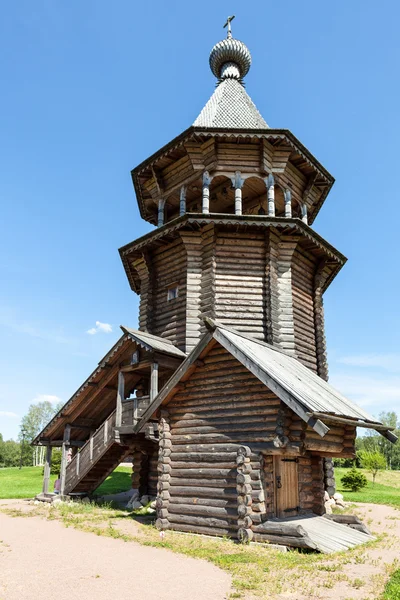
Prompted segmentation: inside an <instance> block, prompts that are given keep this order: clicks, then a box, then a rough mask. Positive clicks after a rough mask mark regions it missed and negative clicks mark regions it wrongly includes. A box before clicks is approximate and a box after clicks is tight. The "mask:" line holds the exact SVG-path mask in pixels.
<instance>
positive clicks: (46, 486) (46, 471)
mask: <svg viewBox="0 0 400 600" xmlns="http://www.w3.org/2000/svg"><path fill="white" fill-rule="evenodd" d="M52 451H53V446H47V448H46V462H45V463H44V475H43V494H47V493H48V491H49V481H50V471H51V453H52Z"/></svg>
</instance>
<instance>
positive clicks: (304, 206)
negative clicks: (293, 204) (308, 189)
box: [301, 202, 308, 225]
mask: <svg viewBox="0 0 400 600" xmlns="http://www.w3.org/2000/svg"><path fill="white" fill-rule="evenodd" d="M301 220H302V221H303V223H305V224H306V225H308V214H307V204H306V203H305V202H303V204H302V205H301Z"/></svg>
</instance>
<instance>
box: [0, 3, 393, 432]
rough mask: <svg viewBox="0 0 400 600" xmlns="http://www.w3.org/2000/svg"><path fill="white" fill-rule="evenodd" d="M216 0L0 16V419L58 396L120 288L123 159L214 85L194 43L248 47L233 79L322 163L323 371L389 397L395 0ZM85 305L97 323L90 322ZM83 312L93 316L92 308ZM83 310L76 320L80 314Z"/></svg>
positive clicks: (88, 354) (353, 393)
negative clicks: (332, 261)
mask: <svg viewBox="0 0 400 600" xmlns="http://www.w3.org/2000/svg"><path fill="white" fill-rule="evenodd" d="M247 6H248V7H249V8H246V7H245V4H244V3H243V2H238V1H236V0H230V1H229V2H226V1H225V0H220V2H218V3H216V2H211V1H210V0H203V2H202V3H201V4H199V3H191V2H183V1H178V2H168V3H165V2H160V1H159V0H155V1H153V2H147V3H139V2H135V3H133V2H131V1H129V2H128V1H127V0H118V2H115V3H113V4H110V3H109V2H105V1H104V0H96V1H94V0H86V1H85V2H80V1H79V2H78V0H69V2H58V3H56V2H54V0H38V1H37V2H35V3H32V2H31V1H28V0H19V2H14V3H12V2H9V3H5V4H4V5H3V7H2V19H1V21H0V76H1V83H2V93H1V95H0V114H1V136H0V162H1V169H0V173H1V176H0V198H1V216H2V219H1V222H0V245H1V248H0V250H1V252H0V288H1V289H0V340H1V344H0V374H1V377H0V432H2V433H3V435H4V436H5V437H11V436H13V437H16V435H17V433H18V424H19V417H21V416H22V415H23V414H24V413H25V412H26V410H27V407H28V405H29V404H30V403H31V402H32V401H37V400H38V399H41V398H46V397H49V398H50V399H52V400H55V399H56V398H60V399H62V400H64V401H66V400H67V399H68V398H69V397H70V395H71V394H72V393H73V392H74V391H75V390H76V388H77V387H78V386H79V385H80V384H81V383H82V381H83V380H84V379H85V378H86V377H87V376H88V374H89V373H90V372H91V371H92V370H93V368H94V367H95V365H96V364H97V362H98V360H99V359H100V358H101V357H102V356H103V355H104V354H105V352H106V351H107V350H108V348H109V347H110V346H111V345H112V344H113V343H114V341H115V340H116V339H117V338H118V337H119V333H120V331H119V325H120V324H127V325H131V326H133V327H135V326H136V325H137V297H136V296H135V295H134V294H133V293H132V292H131V291H130V288H129V285H128V282H127V280H126V277H125V274H124V271H123V269H122V265H121V263H120V259H119V255H118V252H117V249H118V247H120V246H122V245H123V244H126V243H128V242H129V241H131V240H133V239H135V238H136V237H139V236H140V235H142V234H143V233H145V232H146V231H149V230H150V229H151V226H150V225H148V224H147V223H145V222H142V221H141V220H140V218H139V214H138V210H137V207H136V200H135V196H134V192H133V188H132V184H131V179H130V170H131V169H132V168H133V167H134V166H136V165H137V164H138V163H140V162H141V161H142V160H143V159H144V158H146V157H147V156H148V155H150V154H151V153H153V152H154V151H155V150H157V149H158V148H159V147H161V146H162V145H164V144H165V143H166V142H168V141H169V140H170V139H172V138H173V137H175V136H176V135H178V134H179V133H180V132H181V131H183V130H184V129H186V128H187V127H188V126H189V125H190V124H191V123H192V122H193V120H194V119H195V117H196V116H197V114H198V113H199V112H200V110H201V108H202V107H203V105H204V104H205V102H206V101H207V99H208V98H209V96H210V95H211V93H212V92H213V90H214V85H215V80H214V78H213V76H212V74H211V72H210V70H209V67H208V54H209V51H210V49H211V48H212V46H213V45H214V44H215V43H216V42H217V41H219V40H220V39H221V38H222V37H224V35H225V30H223V29H222V25H223V23H224V22H225V19H226V17H227V16H228V15H230V14H236V19H235V21H234V22H233V34H234V36H236V37H238V38H239V39H242V40H243V41H244V42H245V43H246V44H247V45H248V46H249V48H250V50H251V52H252V56H253V65H252V68H251V70H250V73H249V75H248V76H247V78H246V85H247V91H248V92H249V94H250V96H251V97H252V99H253V100H254V102H255V103H256V104H257V107H258V108H259V110H260V112H261V113H262V115H263V116H264V118H265V119H266V121H267V122H268V123H269V125H270V126H272V127H283V128H288V129H290V130H292V131H293V133H294V134H295V135H296V136H297V137H298V138H299V139H300V140H301V141H302V142H303V143H304V144H305V145H306V146H307V147H308V148H309V149H310V150H311V152H312V153H313V154H314V155H315V156H316V157H317V158H318V159H319V160H320V161H321V162H322V164H323V165H324V166H325V167H326V168H327V169H328V170H329V171H330V172H331V173H332V174H333V175H334V176H335V177H336V183H335V186H334V188H333V190H332V192H331V193H330V195H329V197H328V199H327V201H326V203H325V206H324V207H323V209H322V210H321V212H320V215H319V216H318V218H317V220H316V221H315V223H314V228H315V229H316V231H318V233H320V234H321V235H322V236H324V237H325V238H326V239H327V240H328V241H330V242H331V243H332V244H333V245H334V246H336V247H337V248H338V249H339V250H340V251H342V252H343V253H344V254H345V255H346V256H348V258H349V262H348V263H347V265H346V266H345V268H344V269H343V270H342V272H341V273H340V274H339V276H338V278H337V279H336V281H334V283H333V284H332V286H331V288H330V289H329V290H328V292H327V293H326V295H325V312H326V329H327V339H328V350H329V361H330V372H331V382H332V383H333V384H335V385H336V386H337V387H339V389H341V390H342V391H343V392H344V393H347V394H348V395H349V396H350V397H352V398H353V399H355V400H357V401H359V402H360V403H362V404H363V406H364V407H366V408H367V409H368V410H369V411H370V412H372V413H374V414H377V413H379V412H380V411H381V410H389V409H397V408H398V407H399V402H400V351H399V348H398V344H399V338H400V335H399V333H400V316H399V310H398V299H397V298H398V294H399V291H400V284H399V276H398V273H399V259H400V256H399V254H400V252H399V233H398V225H397V220H398V213H399V211H400V207H399V192H398V182H397V177H396V172H397V171H398V151H397V144H398V137H399V133H400V131H399V129H400V127H399V118H398V107H399V105H400V97H399V96H400V93H399V89H400V88H399V78H398V66H399V59H400V46H399V39H398V21H399V18H400V7H399V5H398V3H396V2H395V1H394V0H384V1H383V2H381V3H380V4H379V5H377V3H376V2H372V1H370V0H363V1H361V0H353V1H352V2H348V1H347V2H345V1H343V0H339V1H338V2H336V3H334V5H331V4H327V3H321V2H317V1H316V0H309V1H308V2H307V3H302V4H300V3H298V2H295V1H294V0H288V1H287V2H284V3H277V2H268V3H267V2H261V1H258V0H257V1H253V2H251V3H250V2H249V3H248V4H247ZM96 322H99V323H100V325H98V326H96ZM101 324H104V326H102V325H101ZM93 328H95V329H96V331H95V333H93V332H92V333H88V331H89V330H93Z"/></svg>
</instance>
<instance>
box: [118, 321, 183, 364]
mask: <svg viewBox="0 0 400 600" xmlns="http://www.w3.org/2000/svg"><path fill="white" fill-rule="evenodd" d="M121 329H122V331H123V332H124V333H126V334H127V335H128V336H129V338H130V339H131V340H133V341H134V342H136V343H137V344H138V345H139V346H141V347H142V348H143V349H144V350H148V351H149V352H152V351H155V352H164V353H165V354H170V355H171V356H179V358H185V356H186V354H185V353H184V352H182V350H179V348H177V347H176V346H174V345H173V343H172V342H171V341H170V340H166V339H165V338H161V337H159V336H158V335H152V334H151V333H147V331H138V330H137V329H131V328H130V327H124V326H123V325H121Z"/></svg>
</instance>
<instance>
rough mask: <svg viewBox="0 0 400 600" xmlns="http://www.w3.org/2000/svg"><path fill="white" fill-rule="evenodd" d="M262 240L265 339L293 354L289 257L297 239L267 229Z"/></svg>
mask: <svg viewBox="0 0 400 600" xmlns="http://www.w3.org/2000/svg"><path fill="white" fill-rule="evenodd" d="M266 241H267V244H266V255H267V264H266V296H267V298H266V306H267V312H266V334H267V335H266V338H267V341H268V342H269V343H270V344H273V345H277V346H279V347H280V348H282V349H283V350H286V351H288V352H291V353H292V354H294V352H295V341H294V318H293V295H292V257H293V252H294V250H295V248H296V246H297V242H298V238H297V237H295V236H282V237H280V236H279V234H278V232H277V231H276V230H274V229H272V228H271V229H270V230H269V232H268V234H267V240H266Z"/></svg>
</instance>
